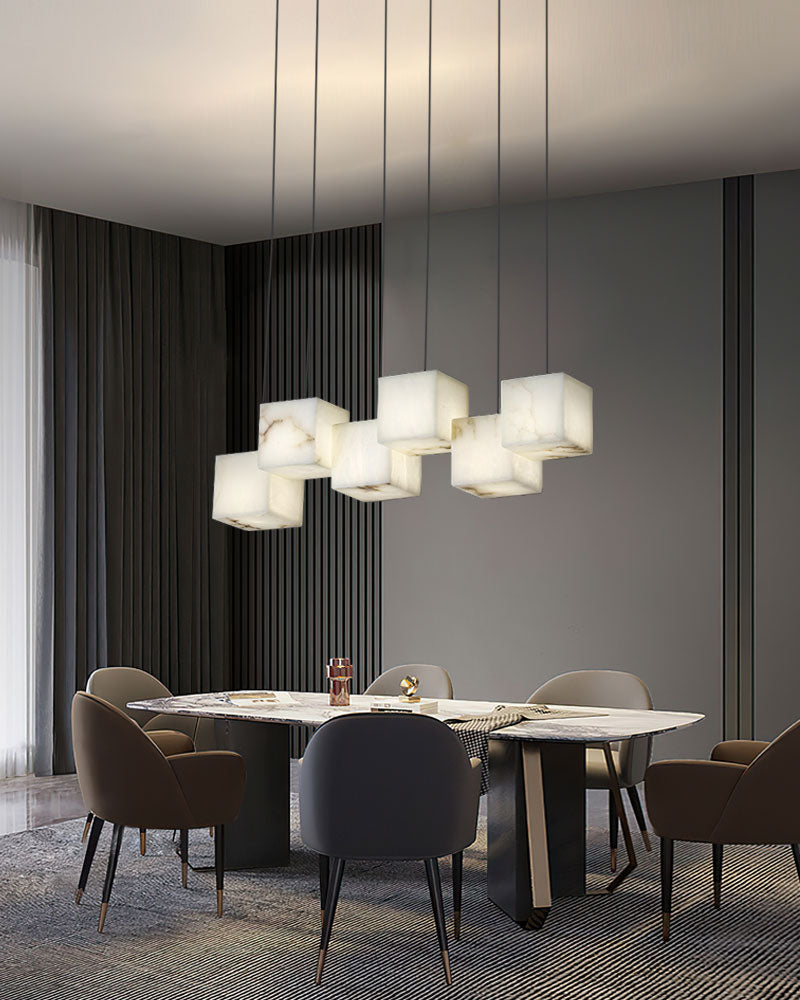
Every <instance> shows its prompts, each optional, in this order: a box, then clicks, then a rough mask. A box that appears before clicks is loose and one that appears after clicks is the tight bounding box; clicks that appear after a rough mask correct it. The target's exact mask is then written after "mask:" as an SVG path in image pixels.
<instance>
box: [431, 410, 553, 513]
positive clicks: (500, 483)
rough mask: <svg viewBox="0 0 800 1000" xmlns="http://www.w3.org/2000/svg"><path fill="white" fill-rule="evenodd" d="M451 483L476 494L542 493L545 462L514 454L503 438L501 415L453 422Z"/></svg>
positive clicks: (495, 414) (492, 496)
mask: <svg viewBox="0 0 800 1000" xmlns="http://www.w3.org/2000/svg"><path fill="white" fill-rule="evenodd" d="M450 482H451V483H452V485H453V486H455V487H456V489H459V490H463V491H464V492H465V493H471V494H472V495H473V496H476V497H484V498H487V499H488V498H495V497H515V496H524V495H525V494H530V493H541V492H542V463H541V462H535V461H531V460H530V459H528V458H523V457H522V456H521V455H515V454H514V452H513V451H509V450H508V449H507V448H504V447H503V445H502V443H501V440H500V415H499V414H497V413H490V414H487V415H486V416H481V417H463V418H462V419H460V420H454V421H453V448H452V453H451V455H450Z"/></svg>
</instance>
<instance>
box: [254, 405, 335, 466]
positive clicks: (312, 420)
mask: <svg viewBox="0 0 800 1000" xmlns="http://www.w3.org/2000/svg"><path fill="white" fill-rule="evenodd" d="M349 419H350V414H349V413H348V412H347V410H344V409H342V407H340V406H334V405H333V404H332V403H329V402H327V401H326V400H324V399H320V398H319V397H317V396H312V397H310V398H308V399H286V400H283V401H281V402H278V403H262V404H261V409H260V412H259V420H258V465H259V468H261V469H265V470H268V471H270V472H275V473H277V474H278V475H281V476H286V477H287V478H289V479H323V478H326V477H327V476H329V475H330V474H331V471H330V470H331V466H332V465H333V427H334V426H335V425H336V424H341V423H345V422H347V421H348V420H349Z"/></svg>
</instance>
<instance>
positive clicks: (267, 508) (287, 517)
mask: <svg viewBox="0 0 800 1000" xmlns="http://www.w3.org/2000/svg"><path fill="white" fill-rule="evenodd" d="M304 492H305V487H304V484H303V481H302V480H300V479H287V478H286V477H285V476H278V475H276V474H275V473H273V472H265V471H264V470H263V469H259V467H258V454H257V452H255V451H244V452H238V453H234V454H231V455H217V460H216V464H215V467H214V505H213V510H212V514H211V516H212V518H213V519H214V520H215V521H221V522H222V523H223V524H228V525H230V526H231V527H232V528H240V529H242V530H243V531H269V530H273V529H277V528H299V527H300V526H301V525H302V523H303V497H304Z"/></svg>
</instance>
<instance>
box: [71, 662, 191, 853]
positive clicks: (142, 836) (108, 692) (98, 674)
mask: <svg viewBox="0 0 800 1000" xmlns="http://www.w3.org/2000/svg"><path fill="white" fill-rule="evenodd" d="M86 690H87V692H88V693H89V694H94V695H97V697H98V698H102V699H103V701H107V702H108V703H109V704H110V705H114V706H115V707H116V708H118V709H119V710H120V711H121V712H124V713H125V714H126V715H127V716H129V717H130V718H131V719H133V720H134V722H136V723H137V724H138V725H140V726H141V727H142V729H144V730H145V732H146V733H147V735H148V736H149V737H150V739H152V740H153V741H154V742H155V744H156V746H157V747H158V748H159V750H161V752H162V753H163V754H164V755H165V756H167V757H170V756H172V755H173V754H178V753H191V751H193V750H195V749H196V744H195V741H196V738H197V727H198V723H199V721H200V720H199V719H197V718H194V717H191V716H180V715H163V714H158V713H156V712H145V711H141V710H138V709H135V708H128V702H129V701H144V700H146V699H148V698H171V697H172V692H171V691H170V689H169V688H168V687H166V685H164V684H162V683H161V681H160V680H159V679H158V678H157V677H154V676H153V675H152V674H151V673H148V672H147V671H146V670H141V669H140V668H139V667H99V668H98V669H97V670H94V671H92V673H91V674H89V677H88V679H87V681H86ZM91 825H92V814H91V812H90V813H89V815H88V816H87V817H86V822H85V823H84V826H83V835H82V836H81V843H84V841H85V840H86V837H87V835H88V833H89V829H90V827H91ZM146 850H147V831H146V830H140V831H139V852H140V853H141V854H144V853H145V852H146Z"/></svg>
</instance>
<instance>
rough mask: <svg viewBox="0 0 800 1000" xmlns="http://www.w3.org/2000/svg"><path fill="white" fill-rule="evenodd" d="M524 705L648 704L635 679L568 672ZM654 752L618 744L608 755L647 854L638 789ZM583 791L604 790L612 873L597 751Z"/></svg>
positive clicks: (642, 742)
mask: <svg viewBox="0 0 800 1000" xmlns="http://www.w3.org/2000/svg"><path fill="white" fill-rule="evenodd" d="M528 702H529V703H532V704H533V703H535V704H553V705H593V706H601V705H605V706H607V707H608V708H641V709H651V708H652V707H653V699H652V698H651V697H650V692H649V691H648V690H647V685H646V684H645V683H644V681H643V680H641V679H640V678H639V677H637V676H636V675H635V674H628V673H625V672H624V671H622V670H572V671H570V672H569V673H566V674H561V675H560V676H558V677H554V678H553V679H552V680H549V681H547V683H546V684H543V685H542V686H541V687H540V688H537V689H536V691H534V692H533V694H532V695H531V696H530V698H528ZM652 752H653V740H652V738H651V737H649V736H646V737H639V738H638V739H633V740H623V741H622V742H621V743H619V744H618V747H617V748H616V749H614V750H613V751H612V756H613V758H614V763H615V764H616V766H617V775H618V777H619V784H620V788H626V789H627V791H628V798H629V799H630V803H631V806H632V807H633V812H634V815H635V816H636V822H637V824H638V826H639V830H640V831H641V834H642V840H643V842H644V846H645V847H646V848H647V850H648V851H649V850H650V836H649V834H648V832H647V822H646V820H645V818H644V811H643V810H642V803H641V800H640V798H639V792H638V790H637V787H636V786H637V785H638V784H639V783H640V782H642V781H644V775H645V771H646V770H647V765H648V764H649V763H650V757H651V755H652ZM586 787H587V788H607V789H608V790H609V791H608V836H609V844H610V848H611V870H612V871H616V869H617V839H618V836H619V817H618V815H617V807H616V803H615V801H614V794H613V792H612V791H611V788H610V785H609V780H608V767H607V766H606V760H605V755H604V753H603V751H602V750H599V749H596V748H594V747H589V748H588V749H587V751H586Z"/></svg>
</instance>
